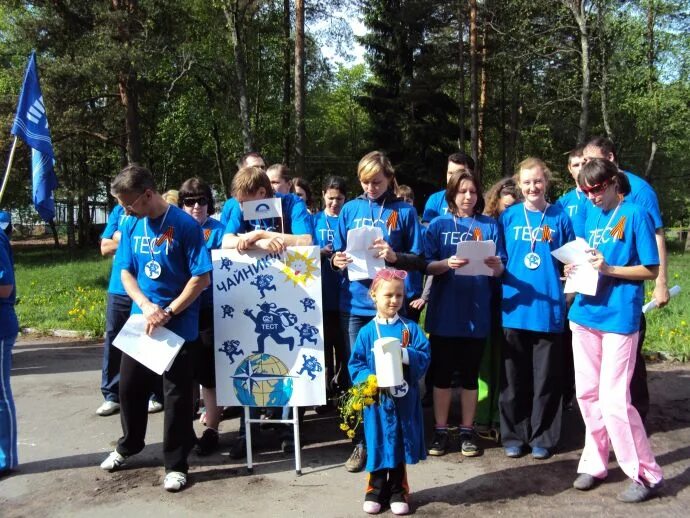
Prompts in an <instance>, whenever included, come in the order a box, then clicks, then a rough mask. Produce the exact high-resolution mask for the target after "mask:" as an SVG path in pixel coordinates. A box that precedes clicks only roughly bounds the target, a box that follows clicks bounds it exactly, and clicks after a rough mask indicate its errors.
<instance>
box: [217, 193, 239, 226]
mask: <svg viewBox="0 0 690 518" xmlns="http://www.w3.org/2000/svg"><path fill="white" fill-rule="evenodd" d="M239 211H240V204H239V203H238V202H237V200H236V199H235V198H228V199H227V200H225V203H224V204H223V211H222V212H221V213H220V222H221V223H222V224H223V227H225V226H226V225H227V224H228V220H229V219H230V218H232V217H233V216H234V214H235V213H236V212H239Z"/></svg>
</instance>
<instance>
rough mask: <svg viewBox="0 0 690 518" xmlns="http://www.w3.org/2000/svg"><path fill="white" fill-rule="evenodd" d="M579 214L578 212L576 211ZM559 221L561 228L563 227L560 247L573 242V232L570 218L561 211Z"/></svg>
mask: <svg viewBox="0 0 690 518" xmlns="http://www.w3.org/2000/svg"><path fill="white" fill-rule="evenodd" d="M578 212H580V211H578ZM561 216H562V217H561V221H562V222H563V223H562V227H563V230H562V232H563V243H561V245H564V244H566V243H570V242H571V241H574V240H575V231H574V230H573V224H572V223H571V222H570V218H569V217H568V215H567V214H566V213H565V211H563V210H561Z"/></svg>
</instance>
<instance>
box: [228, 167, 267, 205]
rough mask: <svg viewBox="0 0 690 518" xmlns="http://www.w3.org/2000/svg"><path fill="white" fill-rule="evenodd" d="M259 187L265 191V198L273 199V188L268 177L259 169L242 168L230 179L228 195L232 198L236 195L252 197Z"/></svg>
mask: <svg viewBox="0 0 690 518" xmlns="http://www.w3.org/2000/svg"><path fill="white" fill-rule="evenodd" d="M261 187H263V188H264V189H266V197H268V198H271V197H273V186H272V185H271V180H270V179H269V178H268V175H266V173H265V172H264V171H263V170H262V169H260V168H259V167H253V166H250V167H243V168H242V169H240V170H239V171H237V173H236V174H235V176H234V178H233V179H232V184H231V186H230V194H231V195H232V197H233V198H236V197H237V196H238V195H241V196H253V195H254V194H256V193H257V192H258V191H259V189H260V188H261Z"/></svg>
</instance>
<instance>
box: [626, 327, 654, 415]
mask: <svg viewBox="0 0 690 518" xmlns="http://www.w3.org/2000/svg"><path fill="white" fill-rule="evenodd" d="M646 334H647V319H645V317H644V313H643V314H642V318H641V319H640V338H639V340H638V341H637V358H636V359H635V370H634V371H633V375H632V378H631V379H630V402H631V403H632V406H634V407H635V410H637V412H638V413H639V414H640V417H641V418H642V421H643V422H644V420H645V418H646V417H647V413H648V412H649V388H648V387H647V366H646V365H645V363H644V355H643V354H642V346H643V345H644V337H645V335H646Z"/></svg>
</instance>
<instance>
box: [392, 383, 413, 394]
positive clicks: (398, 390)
mask: <svg viewBox="0 0 690 518" xmlns="http://www.w3.org/2000/svg"><path fill="white" fill-rule="evenodd" d="M409 390H410V386H409V385H408V384H407V381H405V380H403V382H402V385H398V386H397V387H391V388H390V391H391V396H393V397H405V396H406V395H407V392H408V391H409Z"/></svg>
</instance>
